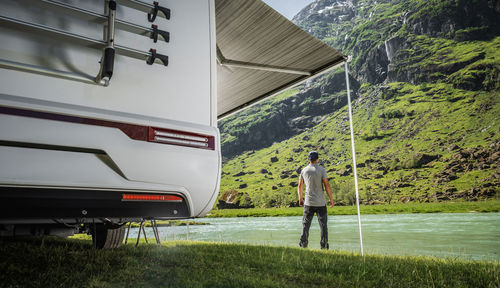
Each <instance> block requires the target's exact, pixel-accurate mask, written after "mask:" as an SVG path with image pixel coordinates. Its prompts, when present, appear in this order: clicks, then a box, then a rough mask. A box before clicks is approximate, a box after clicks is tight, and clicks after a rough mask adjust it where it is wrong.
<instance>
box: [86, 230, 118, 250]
mask: <svg viewBox="0 0 500 288" xmlns="http://www.w3.org/2000/svg"><path fill="white" fill-rule="evenodd" d="M124 236H125V225H122V226H120V227H118V228H115V229H112V228H111V227H109V226H107V225H105V224H96V227H95V230H93V231H92V242H93V243H94V246H95V247H96V248H97V249H114V248H118V247H120V246H121V245H122V243H123V238H124Z"/></svg>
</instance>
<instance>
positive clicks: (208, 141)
mask: <svg viewBox="0 0 500 288" xmlns="http://www.w3.org/2000/svg"><path fill="white" fill-rule="evenodd" d="M148 141H149V142H157V143H163V144H171V145H179V146H187V147H194V148H201V149H210V150H214V149H215V139H214V137H213V136H207V135H202V134H196V133H191V132H184V131H177V130H170V129H162V128H153V127H149V135H148Z"/></svg>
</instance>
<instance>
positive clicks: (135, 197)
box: [122, 194, 182, 202]
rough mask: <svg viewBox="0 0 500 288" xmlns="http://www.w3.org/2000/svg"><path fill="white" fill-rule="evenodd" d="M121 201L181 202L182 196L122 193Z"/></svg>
mask: <svg viewBox="0 0 500 288" xmlns="http://www.w3.org/2000/svg"><path fill="white" fill-rule="evenodd" d="M122 200H123V201H162V202H163V201H165V202H182V198H181V197H179V196H174V195H151V194H122Z"/></svg>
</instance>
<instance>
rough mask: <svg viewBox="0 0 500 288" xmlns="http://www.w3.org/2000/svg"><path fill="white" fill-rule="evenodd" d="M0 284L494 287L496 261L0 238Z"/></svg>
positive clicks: (499, 272) (183, 243) (213, 245)
mask: <svg viewBox="0 0 500 288" xmlns="http://www.w3.org/2000/svg"><path fill="white" fill-rule="evenodd" d="M0 249H1V252H0V255H1V261H0V271H1V273H0V286H1V287H259V288H262V287H499V284H500V279H499V275H500V263H498V262H471V261H462V260H457V259H437V258H426V257H394V256H372V255H370V256H365V257H361V256H360V255H357V254H353V253H345V252H335V251H320V250H309V249H300V248H285V247H269V246H253V245H240V244H220V243H206V242H186V241H177V242H167V243H164V244H163V245H162V246H156V245H140V246H139V247H137V248H136V247H134V246H133V245H127V246H125V247H122V248H119V249H115V250H93V249H92V245H91V242H90V241H84V240H62V239H55V238H47V239H45V240H40V239H27V240H23V241H20V240H16V241H7V240H3V241H2V242H1V245H0Z"/></svg>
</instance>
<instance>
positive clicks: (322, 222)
mask: <svg viewBox="0 0 500 288" xmlns="http://www.w3.org/2000/svg"><path fill="white" fill-rule="evenodd" d="M314 213H316V215H318V222H319V228H320V229H321V241H320V244H321V249H328V219H327V212H326V206H321V207H316V206H307V205H304V216H303V218H302V235H301V236H300V243H299V245H300V247H304V248H306V247H307V244H308V243H309V241H308V239H309V228H310V227H311V221H312V219H313V217H314Z"/></svg>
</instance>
